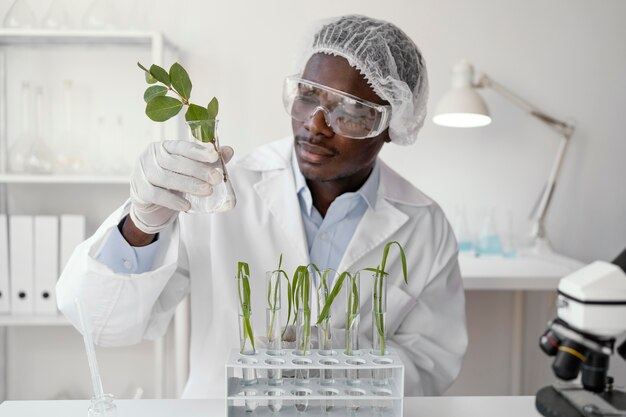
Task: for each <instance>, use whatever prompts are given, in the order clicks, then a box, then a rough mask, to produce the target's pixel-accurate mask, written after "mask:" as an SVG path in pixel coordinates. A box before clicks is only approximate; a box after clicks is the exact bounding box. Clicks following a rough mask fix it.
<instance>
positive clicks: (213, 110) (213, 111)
mask: <svg viewBox="0 0 626 417" xmlns="http://www.w3.org/2000/svg"><path fill="white" fill-rule="evenodd" d="M206 108H207V111H208V112H209V119H216V118H217V113H218V112H219V110H220V105H219V103H218V102H217V98H216V97H213V98H212V99H211V101H210V102H209V104H208V105H207V106H206Z"/></svg>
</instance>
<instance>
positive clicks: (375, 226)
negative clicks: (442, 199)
mask: <svg viewBox="0 0 626 417" xmlns="http://www.w3.org/2000/svg"><path fill="white" fill-rule="evenodd" d="M382 181H383V178H382V177H381V186H382V185H383V184H382ZM408 219H409V216H408V215H407V214H406V213H404V212H402V211H400V210H398V209H397V208H396V207H395V206H393V204H391V203H390V202H389V201H387V200H386V199H385V198H384V194H382V193H381V192H380V191H379V193H378V197H377V199H376V208H375V209H372V208H371V207H370V208H368V209H367V211H366V212H365V214H364V215H363V218H362V219H361V222H360V223H359V225H358V226H357V229H356V230H355V232H354V236H353V237H352V239H351V240H350V243H349V244H348V247H347V248H346V252H345V253H344V255H343V258H342V259H341V262H340V263H339V269H338V270H339V271H350V272H356V271H352V268H353V267H354V264H355V263H356V262H357V261H358V260H359V259H361V258H362V257H363V256H365V255H366V254H368V253H369V252H370V251H371V250H373V249H374V248H377V247H379V246H381V245H382V244H384V243H387V242H388V241H389V240H390V237H391V236H392V235H393V234H394V233H395V232H396V231H397V230H398V229H400V228H401V227H402V225H404V224H405V223H406V222H407V220H408ZM381 247H382V246H381ZM381 256H382V251H381ZM366 266H367V267H370V266H371V267H375V266H376V265H366Z"/></svg>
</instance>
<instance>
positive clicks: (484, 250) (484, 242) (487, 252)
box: [476, 208, 502, 256]
mask: <svg viewBox="0 0 626 417" xmlns="http://www.w3.org/2000/svg"><path fill="white" fill-rule="evenodd" d="M495 217H496V216H495V208H491V209H489V210H488V212H487V215H486V216H485V218H484V220H483V224H482V227H481V229H480V232H479V233H478V236H477V239H476V253H477V255H478V256H494V255H495V256H501V255H502V242H501V241H500V235H499V233H498V229H497V226H496V218H495Z"/></svg>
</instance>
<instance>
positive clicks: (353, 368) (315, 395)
mask: <svg viewBox="0 0 626 417" xmlns="http://www.w3.org/2000/svg"><path fill="white" fill-rule="evenodd" d="M303 370H304V371H308V374H309V377H308V378H307V379H302V378H297V377H296V376H297V375H299V373H300V374H301V373H302V371H303ZM276 371H280V372H281V375H282V379H281V380H279V382H280V383H277V380H276V379H270V378H268V377H269V376H270V375H272V377H273V378H276ZM251 375H254V376H255V377H256V378H255V379H254V378H251V377H250V376H251ZM322 375H324V376H325V377H326V378H328V376H329V375H332V381H331V382H329V380H328V379H323V378H321V376H322ZM403 398H404V364H403V363H402V360H401V359H400V357H399V356H398V355H397V354H396V353H395V352H394V351H392V350H388V352H387V354H386V355H384V356H380V355H375V354H372V353H370V352H369V350H368V351H366V350H362V351H360V352H359V354H356V355H346V354H345V353H343V352H342V351H339V350H337V351H334V352H333V354H332V355H322V354H320V352H319V351H318V350H317V349H311V351H310V353H309V354H307V355H302V354H300V353H299V352H297V351H295V350H291V349H283V350H282V351H281V354H280V355H269V354H268V353H267V350H265V349H261V350H259V351H258V352H257V353H256V354H254V355H243V354H240V353H239V351H238V350H236V349H234V350H232V351H231V353H230V355H229V358H228V362H227V363H226V415H227V416H228V417H239V416H246V417H249V416H251V415H253V416H255V417H263V416H268V417H269V416H271V417H277V416H281V417H283V416H284V417H292V416H297V417H303V416H304V415H307V414H308V415H310V416H316V415H325V416H326V415H327V416H346V415H349V416H362V417H369V416H377V417H380V416H385V417H386V416H389V417H401V416H402V406H403Z"/></svg>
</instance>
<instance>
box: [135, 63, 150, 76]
mask: <svg viewBox="0 0 626 417" xmlns="http://www.w3.org/2000/svg"><path fill="white" fill-rule="evenodd" d="M137 66H138V67H139V68H141V69H142V70H144V71H145V72H147V73H148V74H150V71H148V69H147V68H146V67H144V66H143V65H141V62H137Z"/></svg>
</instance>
